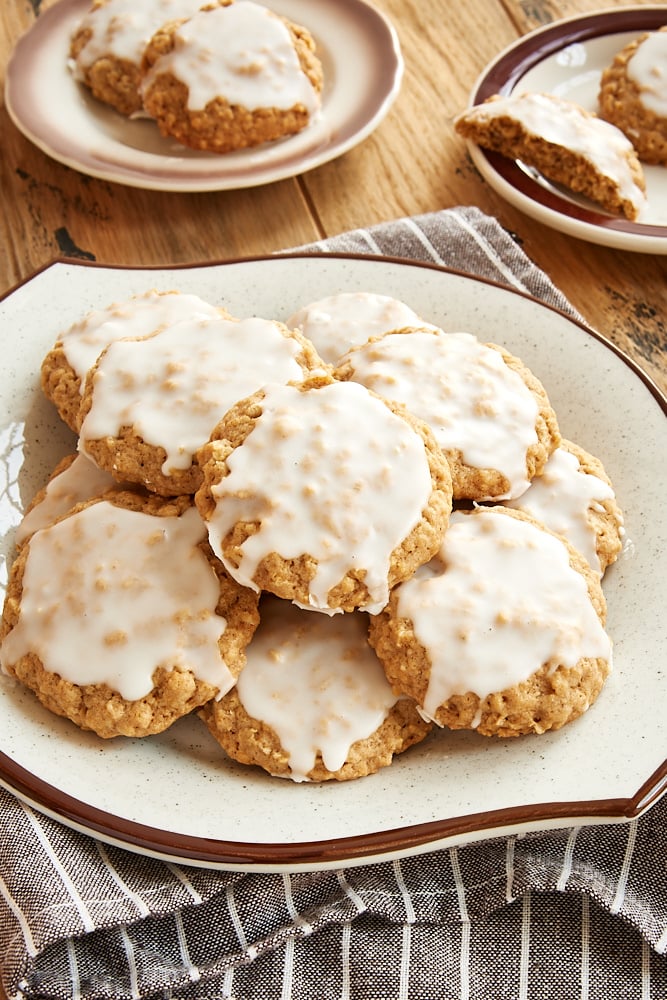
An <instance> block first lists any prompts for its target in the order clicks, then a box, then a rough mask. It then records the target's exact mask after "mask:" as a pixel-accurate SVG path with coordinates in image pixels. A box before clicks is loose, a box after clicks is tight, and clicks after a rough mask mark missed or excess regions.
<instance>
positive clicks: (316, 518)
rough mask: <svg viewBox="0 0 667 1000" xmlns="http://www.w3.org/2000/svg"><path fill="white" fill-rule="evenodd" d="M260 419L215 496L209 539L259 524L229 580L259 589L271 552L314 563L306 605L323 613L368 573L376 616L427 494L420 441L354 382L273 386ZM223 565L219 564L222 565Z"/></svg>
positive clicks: (217, 546) (217, 545)
mask: <svg viewBox="0 0 667 1000" xmlns="http://www.w3.org/2000/svg"><path fill="white" fill-rule="evenodd" d="M261 405H262V414H261V416H260V417H258V418H257V419H256V420H255V422H254V427H253V429H252V431H251V432H250V434H249V435H248V437H247V438H246V439H245V441H244V442H243V444H242V445H241V446H240V447H238V448H236V449H235V450H234V451H233V452H232V453H231V455H230V456H229V458H228V460H227V465H228V469H229V473H228V475H227V476H225V477H224V478H223V479H222V481H221V482H220V483H218V484H217V485H214V486H213V487H212V490H211V492H212V495H213V498H214V500H215V501H216V508H215V510H214V512H213V514H212V515H211V519H210V521H209V540H210V542H211V546H212V548H213V550H214V552H215V553H216V554H217V555H218V556H220V558H223V556H222V550H221V541H222V539H224V538H225V536H226V535H227V534H228V532H229V531H230V530H231V529H232V528H233V526H234V524H235V523H236V522H239V521H252V522H254V521H257V522H259V528H258V530H257V531H256V532H255V533H254V534H252V535H251V536H250V537H249V538H247V539H246V540H245V541H244V542H243V546H242V550H241V551H242V559H241V562H240V565H239V566H232V565H228V567H227V568H228V570H229V572H230V574H231V575H232V576H233V577H234V578H235V579H236V580H237V581H238V582H239V583H242V584H243V585H245V586H248V587H252V588H253V589H255V590H257V585H256V584H255V582H254V579H253V577H254V574H255V572H256V570H257V567H258V565H259V563H260V562H261V561H262V559H264V558H265V557H266V556H268V555H269V554H270V553H272V552H277V553H279V554H280V555H281V556H283V558H285V559H297V558H299V557H300V556H302V555H306V554H310V555H311V556H312V557H313V558H314V559H316V560H317V563H318V565H317V570H316V573H315V576H314V578H313V579H312V580H311V582H310V597H309V600H310V606H311V607H312V608H314V609H317V610H321V611H326V612H329V611H331V610H332V609H330V607H329V605H328V601H327V595H328V593H329V590H331V588H332V587H334V586H336V585H337V584H338V583H340V581H341V580H342V578H343V577H344V576H345V575H346V573H348V572H350V571H352V570H359V571H360V570H364V571H365V573H366V575H365V577H364V583H365V584H366V586H367V588H368V591H369V594H370V597H369V602H368V605H367V607H366V608H365V610H367V611H371V612H374V613H375V612H378V611H379V610H380V609H381V608H382V607H384V605H385V604H386V602H387V599H388V581H387V578H388V572H389V566H390V559H391V554H392V552H393V550H394V549H395V548H396V547H397V546H398V545H399V544H400V543H401V542H402V541H403V540H404V539H405V538H406V537H407V536H408V535H409V534H410V532H411V531H412V529H413V528H414V527H415V526H416V525H417V524H418V523H419V521H420V519H421V514H422V511H423V510H424V508H425V507H426V505H427V503H428V501H429V497H430V494H431V490H432V482H431V475H430V470H429V464H428V458H427V454H426V449H425V445H424V442H423V440H422V438H421V437H420V436H419V434H418V433H417V432H416V431H415V430H413V429H412V428H411V427H410V425H409V424H408V423H407V422H406V421H405V420H403V419H402V418H401V417H399V416H397V415H395V414H394V413H392V412H391V411H390V410H389V408H388V407H387V406H386V405H385V404H384V403H383V402H382V401H381V400H379V399H377V398H375V397H374V396H372V395H371V394H370V393H369V392H368V391H367V390H366V389H365V388H364V387H363V386H361V385H358V384H357V383H354V382H333V383H331V384H328V385H324V386H323V387H321V388H318V389H311V390H309V391H307V392H301V391H299V390H298V389H297V388H296V387H293V386H281V385H269V386H267V387H266V390H265V396H264V399H263V400H262V404H261ZM223 561H225V560H224V559H223Z"/></svg>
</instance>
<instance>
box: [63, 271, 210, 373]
mask: <svg viewBox="0 0 667 1000" xmlns="http://www.w3.org/2000/svg"><path fill="white" fill-rule="evenodd" d="M220 315H221V311H220V309H217V308H216V307H215V306H212V305H209V303H208V302H205V301H204V300H203V299H200V298H199V296H198V295H189V294H183V293H181V292H156V291H149V292H146V293H145V294H144V295H136V296H133V297H132V298H130V299H127V300H126V301H124V302H118V303H115V304H114V305H111V306H109V307H108V308H107V309H93V310H91V311H90V312H88V313H87V314H86V315H85V316H84V317H83V319H82V320H80V321H79V322H78V323H75V324H74V325H73V326H71V327H70V328H69V330H67V331H66V332H65V333H64V334H63V335H62V338H61V340H62V347H63V351H64V352H65V357H66V358H67V361H68V363H69V365H70V366H71V368H72V369H73V370H74V372H75V374H76V375H77V376H78V377H79V378H80V379H81V392H83V390H84V380H85V377H86V375H87V373H88V372H89V371H90V369H91V368H92V367H93V365H94V364H95V362H96V361H97V359H98V358H99V356H100V354H101V353H102V351H103V350H104V348H105V347H107V345H108V344H111V343H113V342H114V341H116V340H121V339H123V338H125V337H129V338H137V337H147V336H149V335H150V334H153V333H156V332H157V331H158V330H161V329H163V328H165V327H167V326H172V325H173V324H174V323H179V322H181V321H182V320H184V319H196V318H197V317H199V318H201V319H203V318H205V317H210V318H213V317H215V316H220Z"/></svg>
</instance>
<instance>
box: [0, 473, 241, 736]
mask: <svg viewBox="0 0 667 1000" xmlns="http://www.w3.org/2000/svg"><path fill="white" fill-rule="evenodd" d="M258 620H259V618H258V614H257V597H256V595H255V594H253V593H252V591H250V590H247V589H245V588H242V587H239V586H238V585H237V584H236V583H235V582H234V581H233V580H231V578H230V577H229V576H228V574H227V573H226V572H225V570H224V568H223V567H222V565H221V564H220V562H219V560H217V559H216V558H215V556H214V555H213V553H212V552H211V550H210V548H209V546H208V543H207V541H206V529H205V526H204V525H203V523H202V521H201V518H200V517H199V515H198V513H197V511H196V509H195V508H194V507H193V505H192V501H191V498H189V497H178V498H174V499H172V500H163V499H161V498H159V497H149V498H146V497H140V496H138V495H137V494H135V493H124V492H119V493H116V494H114V495H113V496H110V495H107V497H105V498H101V499H97V500H92V501H89V502H87V503H84V504H81V505H79V506H78V507H76V508H75V509H74V510H73V511H72V512H71V513H69V514H68V515H66V516H65V517H64V518H62V519H61V520H59V521H57V522H56V523H55V524H53V525H51V526H50V527H46V528H43V529H41V530H39V531H37V532H35V533H34V534H33V535H32V536H31V537H30V539H29V540H27V541H26V543H25V544H24V545H23V546H22V547H21V550H20V552H19V555H18V556H17V558H16V560H15V562H14V564H13V566H12V569H11V574H10V579H9V585H8V588H7V594H6V598H5V604H4V609H3V617H2V625H1V628H0V663H1V665H2V669H3V671H4V672H5V673H7V674H9V675H11V676H13V677H16V678H18V679H19V680H20V681H22V682H23V683H24V684H25V685H26V686H27V687H28V688H30V689H31V690H32V691H34V692H35V694H36V695H37V697H38V698H39V700H40V701H41V702H42V704H43V705H45V706H46V707H47V708H48V709H50V710H51V711H53V712H55V713H56V714H58V715H62V716H64V717H66V718H68V719H71V720H72V721H73V722H75V723H76V724H77V725H78V726H80V727H81V728H82V729H90V730H93V731H94V732H96V733H97V734H98V735H99V736H102V737H104V738H110V737H113V736H119V735H123V736H133V737H140V736H146V735H149V734H151V733H158V732H161V731H163V730H164V729H166V728H167V727H168V726H170V725H171V724H172V723H173V722H174V721H175V720H176V719H178V718H180V717H181V716H183V715H185V714H187V713H189V712H191V711H192V710H193V709H195V708H198V707H200V706H201V705H203V704H205V703H206V702H207V701H209V700H210V699H211V698H216V697H220V696H222V695H223V694H225V693H226V692H227V691H228V690H230V688H231V687H232V686H233V684H234V683H235V680H236V677H237V676H238V674H239V672H240V670H241V668H242V666H243V663H244V659H245V654H244V650H245V647H246V646H247V644H248V642H249V641H250V639H251V637H252V634H253V632H254V630H255V628H256V627H257V624H258Z"/></svg>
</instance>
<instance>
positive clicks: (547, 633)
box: [398, 508, 611, 719]
mask: <svg viewBox="0 0 667 1000" xmlns="http://www.w3.org/2000/svg"><path fill="white" fill-rule="evenodd" d="M398 614H399V615H400V616H401V617H405V618H408V619H410V620H411V621H412V623H413V628H414V632H415V635H416V637H417V639H418V641H419V642H420V644H421V645H422V646H423V647H424V648H425V650H426V652H427V654H428V656H429V659H430V661H431V664H432V669H431V675H430V679H429V685H428V690H427V693H426V696H425V698H424V705H423V711H424V714H425V716H426V717H427V718H429V719H433V718H434V716H435V715H436V713H437V711H438V708H439V707H440V706H441V705H442V704H444V703H445V702H446V701H447V700H448V699H449V698H451V697H452V696H453V695H456V694H460V695H462V694H466V693H467V692H472V693H474V694H476V695H477V696H478V697H479V698H480V699H481V700H483V699H484V698H486V697H487V696H488V695H489V694H492V693H494V692H497V691H503V690H505V689H506V688H510V687H513V686H515V685H516V684H519V683H520V682H521V681H524V680H527V679H528V677H530V675H531V674H533V673H534V672H535V671H536V670H538V669H539V668H540V667H541V666H542V665H543V664H545V663H547V662H552V663H554V664H555V665H558V664H560V665H563V666H566V667H573V666H575V665H576V663H577V662H578V661H579V660H580V659H581V658H582V657H602V658H606V659H608V660H611V642H610V639H609V637H608V636H607V634H606V632H605V630H604V628H603V626H602V625H601V623H600V620H599V618H598V616H597V614H596V612H595V608H594V607H593V605H592V603H591V601H590V598H589V595H588V591H587V587H586V581H585V579H584V577H583V576H582V575H581V573H578V572H577V571H576V570H574V569H572V567H571V566H570V564H569V560H568V553H567V549H566V547H565V545H564V544H563V543H562V542H560V541H559V540H558V538H555V537H554V536H553V535H550V534H548V533H547V532H545V531H543V530H541V529H540V528H539V527H537V526H535V525H533V524H531V523H528V522H525V521H521V520H517V519H516V518H513V517H511V516H509V515H503V514H499V513H496V512H494V511H493V509H484V508H479V509H478V510H476V511H475V512H474V513H473V514H463V513H460V512H458V513H455V514H453V515H452V517H451V519H450V525H449V528H448V530H447V533H446V535H445V538H444V541H443V544H442V547H441V549H440V552H439V555H438V558H437V559H435V560H431V562H430V563H429V564H428V565H427V566H424V567H420V569H418V570H417V572H416V574H415V575H414V577H413V578H412V579H411V580H408V581H407V582H405V583H403V584H401V585H400V587H399V589H398Z"/></svg>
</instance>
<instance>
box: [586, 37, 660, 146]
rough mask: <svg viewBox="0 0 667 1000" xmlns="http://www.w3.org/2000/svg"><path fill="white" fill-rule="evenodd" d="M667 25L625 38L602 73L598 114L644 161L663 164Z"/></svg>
mask: <svg viewBox="0 0 667 1000" xmlns="http://www.w3.org/2000/svg"><path fill="white" fill-rule="evenodd" d="M665 66H667V25H665V26H664V27H662V28H660V29H659V30H658V31H647V32H645V33H644V34H642V35H640V36H639V37H638V38H635V39H634V40H633V41H631V42H629V43H628V45H626V46H625V47H624V48H623V49H621V51H620V52H619V53H617V55H616V56H615V57H614V59H613V61H612V63H611V65H610V66H608V67H607V68H606V69H605V70H604V71H603V73H602V78H601V81H600V92H599V97H598V100H599V106H600V115H601V117H602V118H604V119H606V121H608V122H611V123H612V124H613V125H616V127H617V128H620V129H621V131H622V132H624V133H625V134H626V136H627V137H628V139H629V140H630V142H631V143H632V145H633V146H634V147H635V149H636V150H637V155H638V156H639V159H640V160H643V161H644V162H645V163H661V164H667V73H665Z"/></svg>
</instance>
